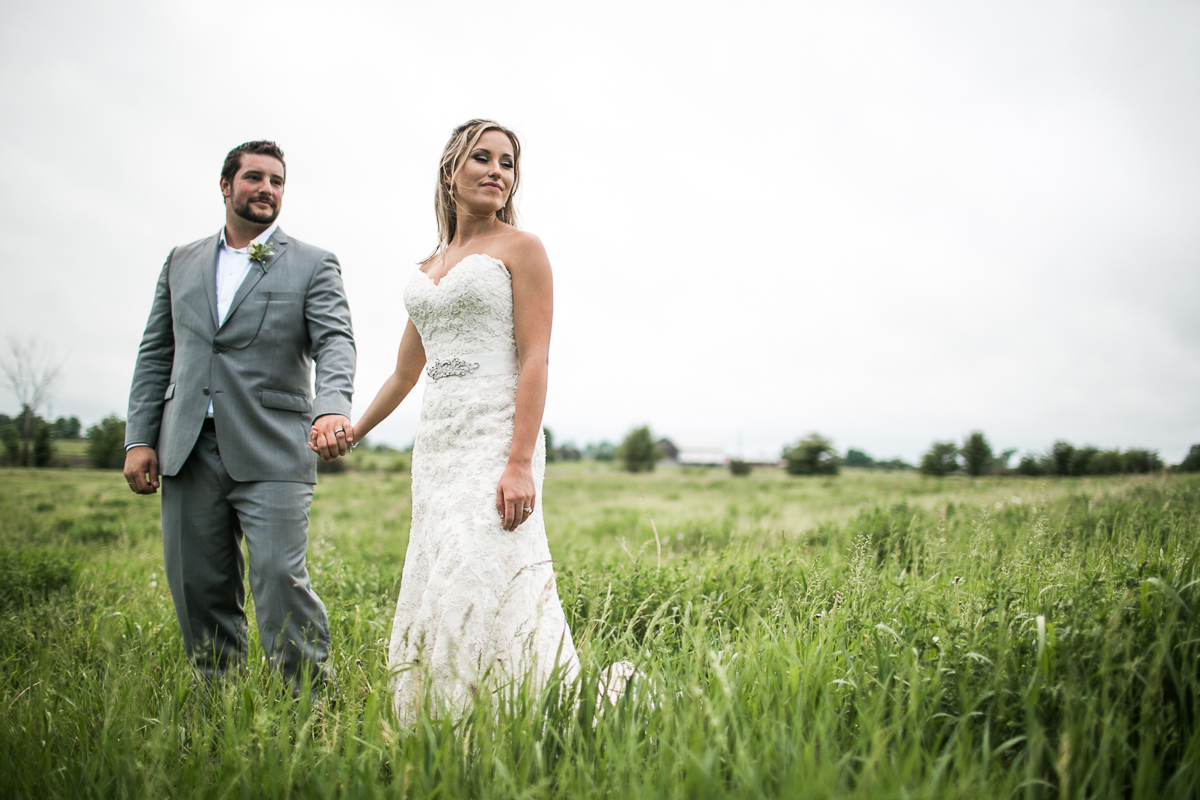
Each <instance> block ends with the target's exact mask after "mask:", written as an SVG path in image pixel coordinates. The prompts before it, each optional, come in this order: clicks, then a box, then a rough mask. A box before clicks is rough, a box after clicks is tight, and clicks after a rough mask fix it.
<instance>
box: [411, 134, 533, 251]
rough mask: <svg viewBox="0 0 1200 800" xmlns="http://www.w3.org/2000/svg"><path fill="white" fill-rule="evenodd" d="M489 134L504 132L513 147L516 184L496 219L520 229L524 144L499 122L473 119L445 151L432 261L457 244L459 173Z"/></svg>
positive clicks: (435, 198)
mask: <svg viewBox="0 0 1200 800" xmlns="http://www.w3.org/2000/svg"><path fill="white" fill-rule="evenodd" d="M488 131H500V132H501V133H503V134H504V135H505V136H507V137H508V140H509V141H510V142H512V146H513V182H512V189H510V190H509V192H508V199H507V200H505V201H504V207H503V208H501V209H500V210H499V211H497V212H496V219H498V220H500V221H501V222H506V223H508V224H509V225H512V226H513V227H514V228H515V227H517V208H516V206H515V205H514V204H513V199H514V198H515V197H516V196H517V186H518V185H519V184H520V183H521V142H520V140H519V139H517V135H516V134H515V133H513V132H512V131H510V130H509V129H508V128H506V127H504V126H503V125H501V124H500V123H498V122H492V121H491V120H490V119H473V120H471V121H470V122H464V123H463V124H462V125H459V126H458V127H457V128H455V129H454V133H452V134H451V135H450V141H448V142H446V149H445V150H443V151H442V163H441V165H440V166H439V167H438V178H437V190H436V191H435V192H434V196H433V209H434V212H435V213H436V214H437V225H438V245H437V247H436V248H435V249H434V251H433V253H432V254H430V258H433V256H435V255H437V254H438V253H440V252H442V251H443V250H445V249H446V248H447V247H449V246H450V242H451V241H453V240H454V234H455V232H456V231H457V230H458V212H457V209H456V208H455V205H454V199H455V186H456V183H455V181H456V180H457V178H458V171H459V170H460V169H461V168H462V165H463V160H464V159H465V158H466V156H467V154H468V153H470V152H471V151H472V150H474V149H475V145H477V144H479V138H480V137H481V136H483V134H485V133H487V132H488Z"/></svg>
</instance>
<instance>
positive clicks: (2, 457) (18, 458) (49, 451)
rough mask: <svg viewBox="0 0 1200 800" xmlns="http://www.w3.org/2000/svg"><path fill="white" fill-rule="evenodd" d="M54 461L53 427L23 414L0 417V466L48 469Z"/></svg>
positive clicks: (26, 409) (27, 412)
mask: <svg viewBox="0 0 1200 800" xmlns="http://www.w3.org/2000/svg"><path fill="white" fill-rule="evenodd" d="M53 462H54V426H53V425H52V424H50V423H49V422H46V420H44V419H42V418H41V417H39V416H38V415H37V414H32V413H30V412H29V408H28V407H26V408H25V411H24V412H23V413H21V414H20V415H18V416H17V417H16V418H11V417H9V416H8V415H7V414H4V415H0V463H4V464H7V465H9V466H14V467H17V466H24V467H48V466H50V465H51V464H52V463H53Z"/></svg>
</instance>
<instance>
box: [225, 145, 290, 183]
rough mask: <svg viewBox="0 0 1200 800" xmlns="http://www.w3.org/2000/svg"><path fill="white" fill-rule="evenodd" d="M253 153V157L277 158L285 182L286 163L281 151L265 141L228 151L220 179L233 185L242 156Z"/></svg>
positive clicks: (240, 165) (276, 146)
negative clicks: (281, 165) (281, 167)
mask: <svg viewBox="0 0 1200 800" xmlns="http://www.w3.org/2000/svg"><path fill="white" fill-rule="evenodd" d="M243 153H253V154H255V155H261V156H270V157H271V158H278V159H279V163H280V164H283V179H284V180H287V162H286V161H284V160H283V151H282V150H280V149H279V145H277V144H275V143H274V142H268V141H267V140H265V139H260V140H259V141H256V142H245V143H244V144H239V145H238V146H237V147H235V148H233V149H232V150H230V151H229V155H227V156H225V165H224V166H222V167H221V179H222V180H225V181H229V183H230V184H232V183H233V179H234V178H235V177H237V171H238V170H239V169H241V167H242V154H243Z"/></svg>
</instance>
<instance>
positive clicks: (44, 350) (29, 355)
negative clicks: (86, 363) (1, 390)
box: [0, 338, 61, 467]
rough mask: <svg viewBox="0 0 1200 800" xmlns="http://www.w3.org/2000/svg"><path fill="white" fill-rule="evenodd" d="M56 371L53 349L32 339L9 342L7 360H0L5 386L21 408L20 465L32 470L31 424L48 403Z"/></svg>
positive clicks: (35, 429)
mask: <svg viewBox="0 0 1200 800" xmlns="http://www.w3.org/2000/svg"><path fill="white" fill-rule="evenodd" d="M60 369H61V364H60V363H59V362H58V360H57V359H56V358H55V357H54V351H53V349H52V348H49V347H45V346H43V345H42V344H41V343H40V342H38V341H37V340H36V339H29V340H28V341H24V342H22V341H21V340H19V339H15V338H10V339H9V340H8V356H7V357H5V358H4V359H3V360H0V370H2V371H3V372H4V378H5V384H6V385H7V386H8V388H10V389H12V392H13V394H15V395H16V396H17V401H18V402H19V403H20V404H21V424H20V434H21V459H20V463H22V464H24V465H25V466H27V467H32V466H34V462H35V460H36V454H35V453H34V452H33V449H34V440H35V436H36V435H37V434H38V432H39V429H38V426H37V424H36V422H35V418H38V417H37V412H38V409H39V408H41V407H42V404H43V403H45V402H46V401H47V400H49V399H50V393H51V391H52V390H53V389H54V384H55V382H56V381H57V380H58V373H59V371H60ZM38 419H40V418H38ZM47 463H48V462H47Z"/></svg>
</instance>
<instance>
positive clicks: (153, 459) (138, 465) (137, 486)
mask: <svg viewBox="0 0 1200 800" xmlns="http://www.w3.org/2000/svg"><path fill="white" fill-rule="evenodd" d="M125 482H126V483H128V484H129V488H130V489H132V490H133V491H134V492H135V493H137V494H154V493H155V492H157V491H158V454H157V453H155V452H154V448H153V447H142V446H140V445H139V446H138V447H131V448H129V452H127V453H126V454H125Z"/></svg>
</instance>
